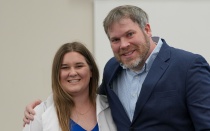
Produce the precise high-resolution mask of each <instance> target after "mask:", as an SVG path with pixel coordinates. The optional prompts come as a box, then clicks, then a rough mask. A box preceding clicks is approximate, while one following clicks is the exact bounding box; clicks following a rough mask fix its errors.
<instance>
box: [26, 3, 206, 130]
mask: <svg viewBox="0 0 210 131" xmlns="http://www.w3.org/2000/svg"><path fill="white" fill-rule="evenodd" d="M104 30H105V32H106V34H107V36H108V39H109V40H110V43H111V48H112V51H113V53H114V56H115V57H113V58H111V59H110V60H109V61H108V62H107V64H106V65H105V68H104V74H103V80H102V84H101V86H100V88H99V93H100V94H105V95H107V97H108V101H109V104H110V108H111V112H112V116H113V119H114V121H115V124H116V126H117V130H118V131H128V130H130V131H201V130H210V67H209V64H208V63H207V62H206V60H205V59H204V58H203V57H202V56H200V55H198V54H193V53H190V52H187V51H183V50H180V49H176V48H173V47H170V46H169V45H168V44H167V43H166V41H165V40H164V39H161V38H159V37H152V32H151V28H150V25H149V22H148V16H147V14H146V12H144V11H143V10H142V9H140V8H139V7H136V6H130V5H125V6H119V7H116V8H114V9H112V10H111V11H110V12H109V14H108V15H107V17H106V18H105V20H104ZM34 106H35V103H33V104H30V105H28V106H27V111H25V112H26V113H25V116H26V118H29V119H30V118H31V117H30V116H29V114H28V112H30V111H31V110H32V108H33V107H34ZM26 118H25V122H26V121H27V120H26Z"/></svg>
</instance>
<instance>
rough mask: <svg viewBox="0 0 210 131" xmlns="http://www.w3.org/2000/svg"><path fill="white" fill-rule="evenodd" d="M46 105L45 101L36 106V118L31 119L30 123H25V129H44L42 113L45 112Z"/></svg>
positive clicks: (24, 130) (31, 130)
mask: <svg viewBox="0 0 210 131" xmlns="http://www.w3.org/2000/svg"><path fill="white" fill-rule="evenodd" d="M45 109H46V106H45V104H44V102H42V103H41V104H40V105H38V106H36V107H35V108H34V110H35V112H36V114H35V115H34V120H33V121H30V124H27V125H25V127H24V128H23V131H42V130H43V127H42V114H43V113H44V111H45Z"/></svg>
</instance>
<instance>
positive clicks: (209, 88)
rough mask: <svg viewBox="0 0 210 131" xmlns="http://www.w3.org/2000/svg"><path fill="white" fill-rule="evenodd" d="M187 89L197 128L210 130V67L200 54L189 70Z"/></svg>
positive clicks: (190, 108) (189, 105) (192, 116)
mask: <svg viewBox="0 0 210 131" xmlns="http://www.w3.org/2000/svg"><path fill="white" fill-rule="evenodd" d="M186 90H187V91H186V101H187V107H188V110H189V113H190V116H191V118H192V122H193V123H194V127H195V130H196V131H201V130H205V129H207V130H210V67H209V64H208V63H207V61H206V60H205V59H204V58H203V57H202V56H200V55H199V56H198V57H197V58H196V59H195V60H194V62H192V64H191V66H190V68H189V70H188V75H187V79H186Z"/></svg>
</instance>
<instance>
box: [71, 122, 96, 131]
mask: <svg viewBox="0 0 210 131" xmlns="http://www.w3.org/2000/svg"><path fill="white" fill-rule="evenodd" d="M69 124H70V128H71V131H86V130H85V129H83V128H82V127H81V126H80V125H78V124H77V123H76V122H74V121H73V120H72V119H71V120H70V123H69ZM91 131H99V129H98V123H97V124H96V126H95V127H94V128H93V129H92V130H91Z"/></svg>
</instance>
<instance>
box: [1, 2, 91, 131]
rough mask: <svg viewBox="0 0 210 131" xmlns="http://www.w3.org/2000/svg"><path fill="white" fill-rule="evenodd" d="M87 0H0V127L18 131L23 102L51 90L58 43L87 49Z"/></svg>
mask: <svg viewBox="0 0 210 131" xmlns="http://www.w3.org/2000/svg"><path fill="white" fill-rule="evenodd" d="M92 12H93V0H56V1H53V0H32V1H31V0H0V61H1V62H0V63H1V65H0V104H1V105H0V123H1V124H0V125H1V126H0V130H1V131H20V130H22V124H23V122H22V118H23V111H24V108H25V106H26V105H27V104H28V103H30V102H31V101H33V100H35V99H37V98H39V99H42V100H45V99H46V97H47V96H48V95H49V93H50V92H51V87H50V85H51V84H50V83H51V81H50V77H51V63H52V59H53V56H54V54H55V51H56V50H57V49H58V47H59V46H60V45H61V44H64V43H65V42H70V41H75V40H77V41H82V42H84V43H86V45H87V47H88V48H89V49H90V50H91V51H93V36H92V34H93V30H92V28H93V20H92V18H93V16H92V15H93V13H92Z"/></svg>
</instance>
